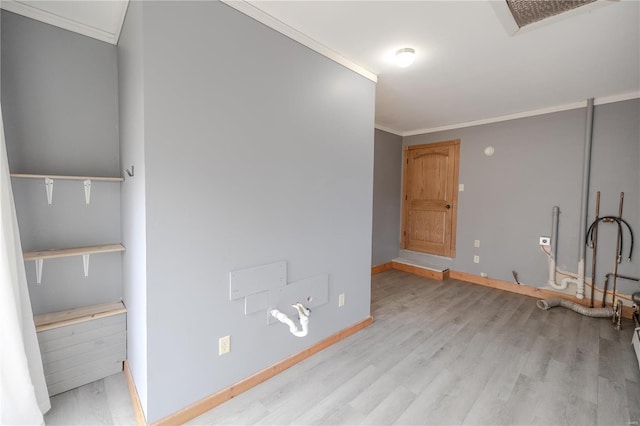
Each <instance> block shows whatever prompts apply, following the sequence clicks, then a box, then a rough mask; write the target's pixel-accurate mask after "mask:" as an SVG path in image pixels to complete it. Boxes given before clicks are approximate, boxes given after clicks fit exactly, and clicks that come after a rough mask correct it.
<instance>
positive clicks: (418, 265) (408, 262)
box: [392, 257, 449, 272]
mask: <svg viewBox="0 0 640 426" xmlns="http://www.w3.org/2000/svg"><path fill="white" fill-rule="evenodd" d="M392 262H396V263H402V264H403V265H409V266H415V267H416V268H421V269H426V270H428V271H434V272H444V271H448V270H449V268H447V267H442V266H436V265H432V264H430V263H427V262H418V261H415V260H409V259H405V258H403V257H396V258H395V259H393V260H392Z"/></svg>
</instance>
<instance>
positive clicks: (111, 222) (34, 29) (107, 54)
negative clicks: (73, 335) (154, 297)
mask: <svg viewBox="0 0 640 426" xmlns="http://www.w3.org/2000/svg"><path fill="white" fill-rule="evenodd" d="M1 20H2V30H1V31H2V33H1V39H0V42H1V47H2V49H1V51H2V53H1V55H2V81H1V85H2V87H1V96H2V109H3V115H4V125H5V136H6V142H7V153H8V156H9V167H10V169H11V172H12V173H34V174H62V175H88V176H120V172H119V170H120V165H119V158H118V157H119V148H118V92H117V88H118V77H117V56H116V47H115V46H112V45H109V44H107V43H103V42H100V41H97V40H93V39H90V38H88V37H84V36H81V35H78V34H75V33H72V32H70V31H66V30H63V29H60V28H56V27H53V26H51V25H47V24H44V23H41V22H38V21H34V20H32V19H29V18H25V17H22V16H19V15H16V14H13V13H11V12H7V11H4V10H3V11H2V12H1ZM12 186H13V192H14V198H15V201H16V210H17V214H18V224H19V227H20V237H21V242H22V247H23V249H24V250H42V249H49V248H64V247H75V246H83V245H92V244H105V243H117V242H120V184H119V183H106V182H98V181H94V182H92V192H91V203H90V204H89V205H86V204H85V200H84V186H83V182H82V181H63V180H56V181H54V186H53V188H54V190H53V205H51V206H47V199H46V195H45V194H46V193H45V186H44V181H43V180H41V179H37V180H34V179H19V178H13V179H12ZM26 268H27V279H28V282H29V294H30V298H31V303H32V307H33V312H34V314H41V313H48V312H54V311H59V310H64V309H69V308H75V307H79V306H84V305H91V304H96V303H104V302H111V301H116V300H120V299H121V297H122V279H121V255H120V254H119V253H111V254H100V255H92V256H91V257H90V262H89V276H88V277H87V278H85V277H84V273H83V265H82V258H81V257H72V258H64V259H51V260H45V261H44V267H43V273H42V284H40V285H38V284H36V279H35V266H34V262H27V264H26Z"/></svg>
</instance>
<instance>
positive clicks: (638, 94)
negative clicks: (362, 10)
mask: <svg viewBox="0 0 640 426" xmlns="http://www.w3.org/2000/svg"><path fill="white" fill-rule="evenodd" d="M637 98H640V91H634V92H627V93H622V94H618V95H612V96H603V97H600V98H595V99H594V102H593V103H594V105H605V104H610V103H614V102H622V101H628V100H631V99H637ZM586 107H587V101H580V102H573V103H570V104H564V105H557V106H552V107H546V108H540V109H535V110H531V111H524V112H518V113H515V114H507V115H501V116H498V117H491V118H484V119H481V120H474V121H466V122H463V123H457V124H450V125H446V126H439V127H431V128H426V129H417V130H410V131H407V132H399V133H396V134H397V135H400V136H402V137H405V136H415V135H423V134H426V133H435V132H444V131H446V130H455V129H462V128H465V127H473V126H481V125H483V124H491V123H499V122H501V121H509V120H517V119H519V118H527V117H534V116H536V115H544V114H551V113H554V112H561V111H569V110H572V109H579V108H586ZM381 130H382V129H381Z"/></svg>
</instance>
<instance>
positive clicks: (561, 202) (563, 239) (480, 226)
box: [398, 99, 640, 293]
mask: <svg viewBox="0 0 640 426" xmlns="http://www.w3.org/2000/svg"><path fill="white" fill-rule="evenodd" d="M639 108H640V100H637V99H635V100H631V101H625V102H618V103H613V104H607V105H601V106H596V108H595V117H594V135H593V138H594V139H593V143H594V146H593V171H592V178H591V194H590V207H589V222H591V221H592V220H593V217H594V213H593V212H594V209H593V201H594V199H595V191H597V190H600V191H602V205H601V213H602V214H605V213H606V214H614V215H615V214H617V205H618V204H617V199H618V194H619V192H620V191H624V192H625V200H626V201H625V211H624V218H625V219H626V220H627V221H628V222H629V223H630V224H631V225H632V226H633V227H634V231H635V232H636V233H638V232H640V227H639V226H638V223H640V216H639V212H638V197H639V193H640V187H639V185H638V182H639V179H638V175H639V174H640V171H639V168H638V162H637V158H638V151H639V150H640V147H639V144H640V132H639V129H638V120H639V118H640V113H639ZM585 123H586V109H577V110H571V111H564V112H558V113H553V114H546V115H541V116H536V117H529V118H523V119H518V120H512V121H506V122H500V123H494V124H487V125H482V126H475V127H469V128H461V129H456V130H450V131H446V132H438V133H430V134H423V135H416V136H410V137H405V138H403V144H404V145H415V144H422V143H431V142H438V141H442V140H450V139H457V138H460V139H461V152H460V183H462V184H464V186H465V188H464V192H461V193H459V198H458V202H459V208H458V234H457V253H456V258H455V259H450V260H448V259H445V258H439V257H434V256H427V255H423V254H420V253H415V252H410V251H406V250H401V251H400V253H401V255H402V256H404V257H407V258H410V259H415V260H427V261H429V262H431V263H435V264H440V265H442V266H448V267H450V268H452V269H454V270H457V271H463V272H468V273H472V274H476V275H480V273H481V272H485V273H487V274H489V276H490V277H494V278H498V279H502V280H505V281H513V277H512V274H511V271H512V270H516V271H518V273H519V278H520V281H521V282H523V283H526V284H528V285H533V286H537V287H541V286H544V285H545V284H546V280H547V266H546V265H547V261H546V257H545V255H544V254H543V253H541V252H540V250H539V246H538V237H539V236H542V235H549V234H550V230H551V210H552V207H553V206H554V205H557V206H559V207H560V212H561V213H560V222H559V249H558V257H557V262H558V267H559V268H561V269H564V270H567V271H569V272H574V273H575V272H576V271H577V262H578V238H579V230H578V228H579V217H578V214H579V210H580V188H581V176H582V159H583V147H584V134H585ZM487 146H493V147H495V154H494V155H493V156H492V157H487V156H485V155H484V153H483V150H484V148H485V147H487ZM399 195H400V194H398V198H400V196H399ZM601 229H603V228H601ZM605 231H607V233H613V234H614V236H613V237H612V238H615V231H612V230H611V229H603V231H602V232H601V236H602V235H604V234H605ZM639 235H640V234H639ZM476 239H478V240H480V241H481V246H480V248H477V249H476V248H474V247H473V242H474V240H476ZM627 242H628V240H627ZM627 246H628V245H627ZM599 250H600V251H599V253H600V254H599V256H598V259H599V263H598V265H599V266H598V270H599V271H600V272H599V273H598V275H599V276H603V275H604V274H605V273H607V272H610V271H611V270H612V265H613V250H614V249H613V246H612V243H609V242H607V237H605V236H603V237H602V241H601V244H599ZM587 253H588V255H590V250H587ZM474 255H479V256H480V264H474V263H473V256H474ZM587 264H588V265H589V267H588V268H587V271H586V272H587V276H589V274H590V269H591V268H590V265H591V260H590V258H588V260H587ZM619 272H620V273H626V274H629V275H633V276H638V275H639V272H640V261H639V257H638V251H636V252H635V253H634V257H633V262H632V263H625V264H623V265H620V269H619ZM600 280H602V278H600ZM620 286H621V288H622V290H623V291H625V292H627V293H628V292H630V291H631V290H634V289H635V290H637V285H633V284H631V283H622V282H621V283H620Z"/></svg>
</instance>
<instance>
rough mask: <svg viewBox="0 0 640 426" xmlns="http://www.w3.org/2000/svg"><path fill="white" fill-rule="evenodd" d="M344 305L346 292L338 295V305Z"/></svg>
mask: <svg viewBox="0 0 640 426" xmlns="http://www.w3.org/2000/svg"><path fill="white" fill-rule="evenodd" d="M343 306H344V293H341V294H340V295H339V296H338V307H339V308H341V307H343Z"/></svg>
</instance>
